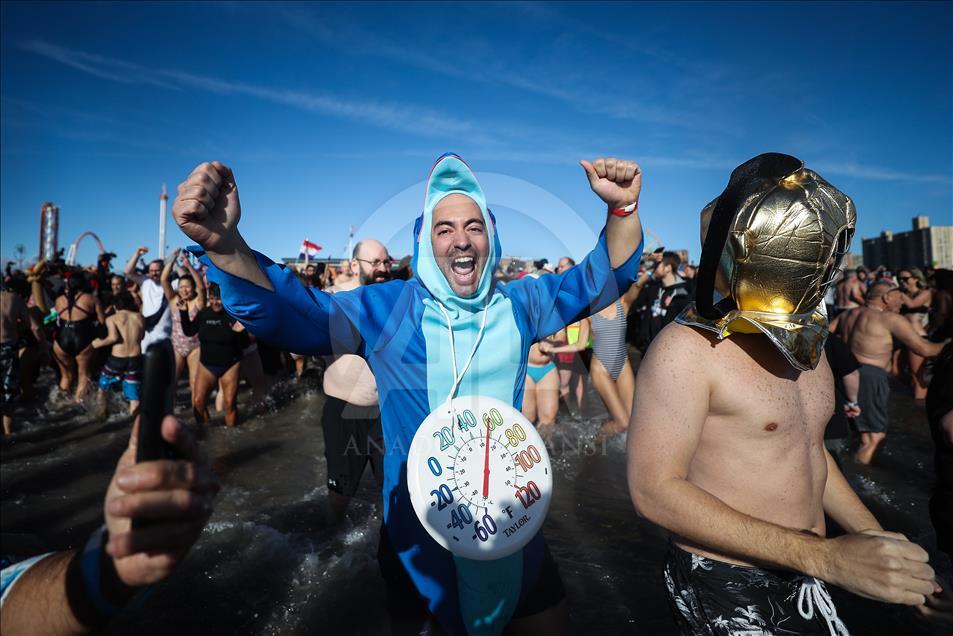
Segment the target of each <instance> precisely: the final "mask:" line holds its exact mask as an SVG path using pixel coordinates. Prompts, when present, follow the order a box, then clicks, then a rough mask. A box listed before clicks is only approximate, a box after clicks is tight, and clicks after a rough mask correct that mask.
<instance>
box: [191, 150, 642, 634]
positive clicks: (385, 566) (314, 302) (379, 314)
mask: <svg viewBox="0 0 953 636" xmlns="http://www.w3.org/2000/svg"><path fill="white" fill-rule="evenodd" d="M581 164H582V166H583V168H584V169H585V171H586V176H587V178H588V179H589V184H590V187H591V188H592V190H593V192H595V193H596V194H597V195H598V196H599V198H600V199H602V201H604V202H605V203H606V204H607V205H608V214H607V217H606V219H607V220H606V226H605V229H604V231H603V232H602V233H601V234H600V236H599V240H598V242H597V244H596V246H595V248H594V249H593V250H592V252H591V253H590V254H589V255H588V256H587V257H586V258H585V259H584V260H583V261H582V262H581V263H579V265H577V266H575V267H573V268H571V269H569V270H567V271H566V272H564V273H562V274H558V275H550V276H543V277H541V278H531V277H526V278H524V279H521V280H519V281H516V282H513V283H511V284H509V285H506V286H496V285H494V277H493V274H494V272H495V270H496V268H497V264H498V261H499V258H500V254H501V248H500V239H499V235H498V234H497V227H496V220H495V218H494V216H493V215H492V214H491V213H490V211H489V209H488V208H487V203H486V197H485V195H484V193H483V190H482V189H481V187H480V185H479V183H478V182H477V180H476V177H475V176H474V174H473V172H472V171H471V170H470V168H469V166H467V164H466V163H464V162H463V160H462V159H461V158H460V157H458V156H456V155H453V154H448V155H444V156H442V157H440V158H439V159H438V160H437V162H436V163H435V164H434V166H433V169H432V170H431V174H430V179H429V180H428V183H427V191H426V197H425V200H424V208H423V213H422V214H421V215H420V217H419V218H418V219H417V222H416V223H415V227H414V239H415V244H414V256H413V263H412V265H413V271H414V273H415V275H414V277H413V278H411V279H410V280H408V281H391V282H387V283H381V284H378V285H370V286H366V287H359V288H357V289H355V290H353V291H348V292H341V293H337V294H334V295H331V294H325V293H323V292H321V291H318V290H315V289H306V288H305V287H303V286H302V285H301V284H300V283H299V282H298V280H297V278H296V277H295V275H294V274H293V273H292V272H290V271H289V270H287V269H285V268H284V267H283V266H281V265H278V264H275V263H274V262H272V261H271V260H270V259H268V258H267V257H266V256H264V255H262V254H260V253H257V252H253V251H252V250H251V249H250V248H249V247H248V245H247V244H246V243H245V241H244V239H243V238H242V236H241V234H239V232H238V222H239V219H240V217H241V206H240V204H239V199H238V190H237V187H236V184H235V179H234V176H233V174H232V171H231V170H230V169H229V168H228V167H226V166H224V165H222V164H220V163H218V162H212V163H204V164H201V165H199V166H198V167H197V168H196V169H195V170H194V171H193V172H192V174H191V175H190V176H189V178H188V179H187V180H186V181H185V182H184V183H182V184H181V185H180V186H179V193H178V197H177V199H176V201H175V205H174V207H173V215H174V217H175V219H176V222H177V223H178V224H179V226H180V227H181V228H182V230H183V231H184V232H185V234H186V235H188V236H189V237H190V238H191V239H193V240H194V241H196V242H197V243H199V244H200V245H201V246H202V247H203V248H204V250H205V255H204V256H203V262H205V263H206V264H207V265H209V266H210V269H209V271H208V278H209V280H210V281H213V282H216V283H218V284H219V285H220V287H221V292H222V300H223V302H224V304H225V307H226V309H227V310H228V312H229V313H231V314H232V315H234V316H235V317H236V318H238V320H240V321H241V322H242V323H243V324H245V326H246V327H247V328H248V329H249V330H250V331H251V332H252V333H253V334H255V336H256V337H258V338H260V339H262V340H264V341H265V342H268V343H271V344H273V345H275V346H278V347H280V348H283V349H286V350H294V351H296V352H300V353H305V354H313V355H341V354H345V353H353V354H357V355H360V356H362V357H363V358H365V359H366V360H367V362H368V365H369V366H370V368H371V370H372V371H373V373H374V376H375V378H376V379H377V386H378V394H379V398H380V407H381V420H382V424H383V431H384V441H385V445H386V448H387V454H386V455H385V458H384V493H383V500H384V524H383V528H382V531H381V547H380V554H379V559H380V562H381V569H382V572H383V573H384V577H385V580H386V582H387V585H388V595H389V597H390V598H389V603H388V604H389V606H390V609H391V615H392V619H393V621H392V623H393V624H397V623H402V624H403V623H406V622H407V621H405V620H404V619H408V618H412V619H413V620H410V621H409V623H410V624H412V629H413V630H415V631H413V632H412V633H419V632H420V629H421V626H422V625H423V626H424V628H425V629H426V627H425V624H426V623H427V622H428V621H429V617H430V616H433V617H435V618H436V619H437V621H438V622H439V624H440V626H441V627H442V628H443V629H444V630H446V631H448V632H450V633H454V634H462V633H469V634H498V633H500V632H502V630H503V628H504V627H507V625H509V629H510V631H511V632H515V633H538V632H539V631H541V630H546V632H547V633H552V634H558V633H563V632H564V631H565V630H566V626H567V621H566V620H565V618H566V608H565V603H564V599H563V596H564V593H563V589H562V584H561V582H560V579H559V575H558V571H557V570H556V567H555V564H554V563H553V560H552V557H551V556H550V554H549V551H548V549H547V548H546V545H545V543H544V541H543V537H542V533H539V534H538V535H537V536H536V537H534V538H533V539H532V540H531V541H530V542H529V543H528V544H527V545H526V546H525V547H524V548H523V549H522V550H521V551H519V552H517V553H515V554H513V555H511V556H510V557H506V558H503V559H499V560H496V561H470V560H467V559H463V558H460V557H456V556H454V555H453V554H452V553H450V552H449V551H447V550H445V549H444V548H443V547H441V546H440V545H439V544H438V543H437V542H436V541H434V540H433V539H432V538H431V537H430V535H429V534H428V533H427V531H426V529H425V528H424V527H423V526H422V525H421V524H420V522H419V521H418V519H417V516H416V514H415V513H414V509H413V506H412V504H411V501H410V495H409V493H408V490H407V465H406V462H407V453H408V450H409V449H410V445H411V441H412V439H413V437H414V433H415V432H416V430H417V428H418V426H419V425H420V423H421V422H422V421H423V420H424V419H425V418H426V417H427V415H428V414H429V413H430V412H431V411H433V410H434V409H435V408H437V407H438V406H439V405H440V404H442V403H443V402H444V401H446V400H447V399H448V398H450V397H454V396H458V395H484V396H490V397H494V398H497V399H500V400H504V401H506V402H509V403H511V404H513V406H514V407H515V408H516V409H519V408H520V405H521V403H522V395H523V383H524V378H525V376H526V361H527V354H528V351H529V348H530V346H531V345H532V344H533V343H534V342H537V341H538V340H540V339H542V338H544V337H546V336H548V335H550V334H552V333H555V332H556V331H558V330H559V329H561V328H563V327H564V326H565V325H567V324H570V323H573V322H576V321H578V320H580V319H581V318H583V317H585V316H588V315H590V314H592V313H594V312H596V311H598V310H599V309H601V308H603V307H605V306H607V305H608V304H610V303H612V302H614V301H615V299H616V298H618V297H619V295H620V293H621V292H622V291H624V290H626V289H628V288H629V286H630V285H631V284H632V282H634V281H635V279H636V275H637V270H638V265H639V259H640V256H641V253H642V227H641V224H640V222H639V218H638V214H637V213H636V209H637V207H638V198H639V193H640V192H641V187H642V173H641V170H640V168H639V167H638V165H636V164H635V163H634V162H631V161H619V160H616V159H598V160H596V161H594V162H592V163H590V162H588V161H582V162H581ZM196 251H200V250H196ZM452 350H455V351H456V352H460V353H458V354H457V355H455V356H454V355H453V354H452V353H451V351H452ZM467 352H471V358H472V360H471V362H470V364H469V366H468V367H467V366H465V364H464V361H465V360H466V359H467V357H466V355H467ZM454 361H455V362H454ZM455 366H456V368H455ZM408 613H410V614H413V615H414V616H413V617H408V616H407V614H408ZM398 619H399V620H398Z"/></svg>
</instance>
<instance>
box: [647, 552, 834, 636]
mask: <svg viewBox="0 0 953 636" xmlns="http://www.w3.org/2000/svg"><path fill="white" fill-rule="evenodd" d="M665 584H666V586H667V587H668V597H669V603H670V604H671V606H672V611H673V613H674V615H675V622H676V623H678V627H679V630H680V631H681V633H682V634H691V635H692V636H698V635H706V636H722V635H724V636H729V635H731V636H742V635H746V634H758V635H762V634H764V635H778V636H780V635H782V634H818V635H822V634H823V635H825V636H847V634H848V631H847V627H846V626H844V623H843V622H841V620H840V619H839V618H838V617H837V609H836V608H835V607H834V603H833V601H831V597H830V595H829V594H828V592H827V589H826V588H825V587H824V583H823V582H821V581H819V580H817V579H815V578H814V577H811V576H804V575H801V574H797V573H795V572H787V571H784V570H765V569H762V568H757V567H751V566H743V565H734V564H731V563H725V562H724V561H715V560H714V559H708V558H705V557H702V556H698V555H696V554H692V553H691V552H686V551H685V550H682V549H681V548H679V547H677V546H675V545H674V544H673V545H671V546H670V547H669V552H668V560H667V562H666V563H665Z"/></svg>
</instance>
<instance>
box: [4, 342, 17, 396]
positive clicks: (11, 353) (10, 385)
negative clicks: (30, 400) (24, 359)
mask: <svg viewBox="0 0 953 636" xmlns="http://www.w3.org/2000/svg"><path fill="white" fill-rule="evenodd" d="M18 397H20V356H19V351H18V350H17V343H16V342H14V341H11V342H4V343H3V344H0V403H3V404H10V403H12V402H15V401H16V399H17V398H18Z"/></svg>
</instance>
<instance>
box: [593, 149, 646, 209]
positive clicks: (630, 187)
mask: <svg viewBox="0 0 953 636" xmlns="http://www.w3.org/2000/svg"><path fill="white" fill-rule="evenodd" d="M579 163H581V164H582V167H583V168H584V169H585V171H586V177H588V178H589V187H591V188H592V191H593V192H595V193H596V194H597V195H599V198H600V199H602V200H603V201H605V202H606V204H607V205H608V206H609V207H610V208H624V207H626V206H627V205H630V204H632V203H635V202H636V201H638V200H639V193H640V192H642V169H641V168H640V167H639V164H637V163H635V162H634V161H623V160H621V159H615V158H613V157H609V158H608V159H596V160H595V161H593V162H592V163H589V162H588V161H586V160H585V159H583V160H582V161H580V162H579Z"/></svg>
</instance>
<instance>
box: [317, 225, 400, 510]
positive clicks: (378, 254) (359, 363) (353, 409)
mask: <svg viewBox="0 0 953 636" xmlns="http://www.w3.org/2000/svg"><path fill="white" fill-rule="evenodd" d="M390 264H391V258H390V254H388V253H387V248H386V247H384V244H383V243H381V242H380V241H375V240H373V239H369V240H364V241H360V242H359V243H358V244H357V245H355V246H354V252H353V254H352V258H351V262H350V265H349V268H350V271H351V276H349V277H347V278H346V279H343V281H342V282H341V283H340V284H338V285H334V286H332V287H329V288H328V289H327V290H325V291H327V292H328V293H332V294H333V293H336V292H342V291H348V290H350V289H356V288H358V287H360V286H361V285H373V284H374V283H384V282H387V281H389V280H390V279H391V270H390ZM324 394H325V396H327V399H326V400H325V402H324V409H323V411H322V413H321V430H322V431H323V432H324V457H325V459H326V460H327V463H328V502H329V505H330V509H331V516H332V521H334V522H337V521H340V520H341V519H342V518H343V516H344V512H345V510H346V509H347V505H348V503H349V502H350V501H351V497H353V496H354V493H355V492H356V491H357V487H358V485H359V484H360V482H361V477H362V476H363V474H364V468H365V467H366V466H367V464H368V463H370V465H371V470H372V471H373V472H374V478H375V479H377V484H378V486H379V487H380V486H382V485H383V479H384V473H383V466H384V456H383V449H384V434H383V432H382V430H381V411H380V407H379V406H378V402H377V382H375V380H374V374H373V373H371V370H370V368H369V367H368V366H367V363H366V362H364V359H363V358H361V357H360V356H356V355H352V354H345V355H342V356H340V357H338V358H336V359H334V362H332V363H331V364H330V365H329V366H328V368H327V370H326V371H325V372H324Z"/></svg>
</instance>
